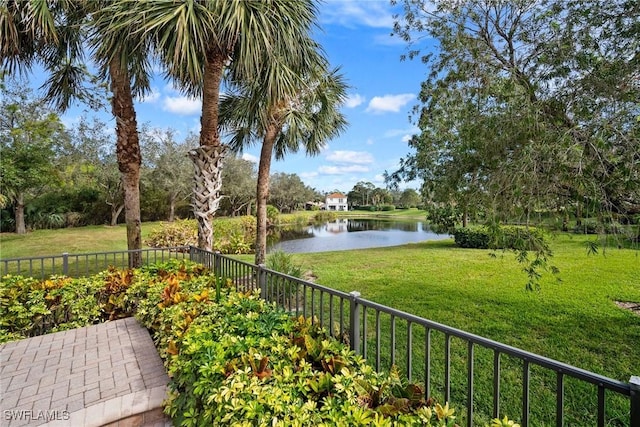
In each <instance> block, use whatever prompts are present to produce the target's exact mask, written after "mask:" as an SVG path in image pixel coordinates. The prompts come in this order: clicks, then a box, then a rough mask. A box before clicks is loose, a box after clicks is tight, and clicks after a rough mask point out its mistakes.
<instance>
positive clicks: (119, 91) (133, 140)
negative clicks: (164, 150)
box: [109, 56, 142, 268]
mask: <svg viewBox="0 0 640 427" xmlns="http://www.w3.org/2000/svg"><path fill="white" fill-rule="evenodd" d="M109 75H110V77H111V92H112V93H113V99H112V101H111V108H112V111H113V115H114V117H115V118H116V156H117V158H118V169H119V170H120V173H121V180H122V189H123V191H124V216H125V222H126V224H127V248H128V249H129V250H130V251H132V250H139V249H141V248H142V238H141V228H140V164H141V163H142V155H141V153H140V143H139V140H138V125H137V122H136V111H135V109H134V107H133V96H132V93H131V81H130V78H129V74H128V72H127V71H126V69H124V68H123V66H122V64H121V63H120V60H119V58H118V57H117V56H116V57H114V58H113V59H112V60H111V62H110V63H109ZM140 265H142V255H141V253H140V252H133V253H129V267H132V268H135V267H139V266H140Z"/></svg>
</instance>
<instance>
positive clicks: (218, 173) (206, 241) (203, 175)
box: [189, 145, 226, 251]
mask: <svg viewBox="0 0 640 427" xmlns="http://www.w3.org/2000/svg"><path fill="white" fill-rule="evenodd" d="M225 151H226V149H225V147H223V146H220V145H218V146H202V147H198V148H196V149H195V150H191V151H189V157H191V160H192V161H193V164H194V167H195V176H194V188H193V201H192V205H193V213H194V215H195V217H196V220H197V221H198V247H199V248H201V249H205V250H207V251H210V250H212V249H213V216H214V215H215V213H216V211H217V210H218V207H219V206H220V201H221V200H222V196H221V195H220V189H221V188H222V164H223V160H224V152H225Z"/></svg>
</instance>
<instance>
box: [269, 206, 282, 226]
mask: <svg viewBox="0 0 640 427" xmlns="http://www.w3.org/2000/svg"><path fill="white" fill-rule="evenodd" d="M279 215H280V211H279V210H278V208H276V207H275V206H273V205H267V222H268V223H269V224H271V225H278V216H279Z"/></svg>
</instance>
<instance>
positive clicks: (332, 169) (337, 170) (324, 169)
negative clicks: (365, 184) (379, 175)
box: [318, 165, 369, 175]
mask: <svg viewBox="0 0 640 427" xmlns="http://www.w3.org/2000/svg"><path fill="white" fill-rule="evenodd" d="M318 172H319V173H321V174H325V175H345V174H348V173H354V172H369V168H367V167H366V166H361V165H349V166H320V167H319V168H318Z"/></svg>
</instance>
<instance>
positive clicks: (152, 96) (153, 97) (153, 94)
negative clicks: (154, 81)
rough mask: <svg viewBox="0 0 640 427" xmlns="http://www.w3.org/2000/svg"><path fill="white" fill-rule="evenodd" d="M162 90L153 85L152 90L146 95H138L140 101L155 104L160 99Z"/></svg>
mask: <svg viewBox="0 0 640 427" xmlns="http://www.w3.org/2000/svg"><path fill="white" fill-rule="evenodd" d="M160 96H161V94H160V91H159V90H158V88H155V87H152V88H151V91H150V92H149V93H147V94H146V95H144V96H141V97H138V102H141V103H147V104H153V103H154V102H156V101H158V100H159V99H160Z"/></svg>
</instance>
